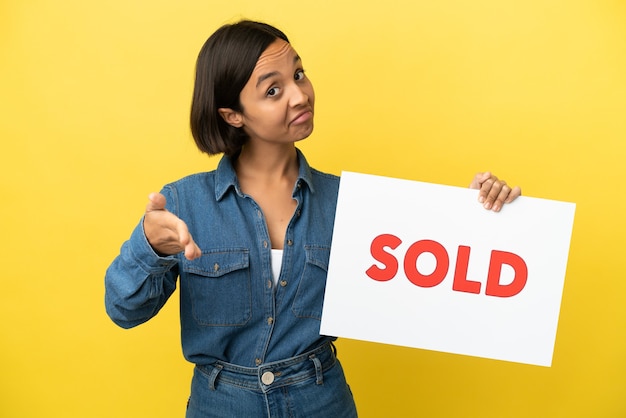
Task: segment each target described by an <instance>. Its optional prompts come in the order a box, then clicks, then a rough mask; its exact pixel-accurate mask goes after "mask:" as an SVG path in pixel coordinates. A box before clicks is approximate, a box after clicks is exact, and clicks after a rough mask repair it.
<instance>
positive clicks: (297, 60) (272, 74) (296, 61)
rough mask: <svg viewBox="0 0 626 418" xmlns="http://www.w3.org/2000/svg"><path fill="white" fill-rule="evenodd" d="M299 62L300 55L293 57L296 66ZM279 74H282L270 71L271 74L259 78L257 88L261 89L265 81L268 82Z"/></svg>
mask: <svg viewBox="0 0 626 418" xmlns="http://www.w3.org/2000/svg"><path fill="white" fill-rule="evenodd" d="M299 61H300V55H296V56H295V57H293V63H294V64H296V63H298V62H299ZM278 74H280V73H279V72H278V71H270V72H269V73H266V74H263V75H261V76H259V79H258V80H257V81H256V87H259V85H260V84H261V83H262V82H264V81H265V80H267V79H268V78H272V77H274V76H276V75H278Z"/></svg>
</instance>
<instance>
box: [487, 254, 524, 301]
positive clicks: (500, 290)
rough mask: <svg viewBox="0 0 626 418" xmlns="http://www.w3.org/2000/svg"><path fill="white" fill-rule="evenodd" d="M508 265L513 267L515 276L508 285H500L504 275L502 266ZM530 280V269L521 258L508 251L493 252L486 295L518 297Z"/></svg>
mask: <svg viewBox="0 0 626 418" xmlns="http://www.w3.org/2000/svg"><path fill="white" fill-rule="evenodd" d="M503 264H508V265H509V266H511V267H513V270H514V271H515V276H514V277H513V281H512V282H511V283H509V284H507V285H501V284H500V275H501V274H502V265H503ZM527 279H528V267H527V266H526V263H525V262H524V260H522V258H521V257H520V256H518V255H517V254H513V253H508V252H506V251H496V250H494V251H492V252H491V261H490V262H489V273H487V287H486V289H485V294H486V295H489V296H498V297H501V298H508V297H511V296H515V295H517V294H518V293H519V292H521V291H522V289H523V288H524V286H526V280H527Z"/></svg>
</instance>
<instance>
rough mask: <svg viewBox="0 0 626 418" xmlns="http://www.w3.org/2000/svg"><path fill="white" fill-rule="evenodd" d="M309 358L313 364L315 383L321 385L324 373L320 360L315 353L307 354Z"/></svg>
mask: <svg viewBox="0 0 626 418" xmlns="http://www.w3.org/2000/svg"><path fill="white" fill-rule="evenodd" d="M309 360H311V361H313V364H314V365H315V383H316V384H318V385H321V384H322V383H324V375H323V373H322V362H321V361H320V359H318V358H317V357H316V356H315V354H311V355H310V356H309Z"/></svg>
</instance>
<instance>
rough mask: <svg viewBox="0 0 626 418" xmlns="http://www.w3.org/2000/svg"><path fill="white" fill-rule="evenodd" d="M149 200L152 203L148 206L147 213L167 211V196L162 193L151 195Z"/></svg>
mask: <svg viewBox="0 0 626 418" xmlns="http://www.w3.org/2000/svg"><path fill="white" fill-rule="evenodd" d="M148 199H149V200H150V201H149V202H148V204H147V205H146V212H151V211H154V210H164V209H165V205H166V204H167V200H166V199H165V196H163V195H162V194H161V193H150V195H149V196H148Z"/></svg>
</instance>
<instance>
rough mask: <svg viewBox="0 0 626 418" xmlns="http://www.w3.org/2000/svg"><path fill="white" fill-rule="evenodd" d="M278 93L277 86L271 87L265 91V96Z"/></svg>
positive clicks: (272, 95)
mask: <svg viewBox="0 0 626 418" xmlns="http://www.w3.org/2000/svg"><path fill="white" fill-rule="evenodd" d="M277 94H278V88H277V87H272V88H271V89H269V90H268V91H267V93H266V95H267V97H274V96H276V95H277Z"/></svg>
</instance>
